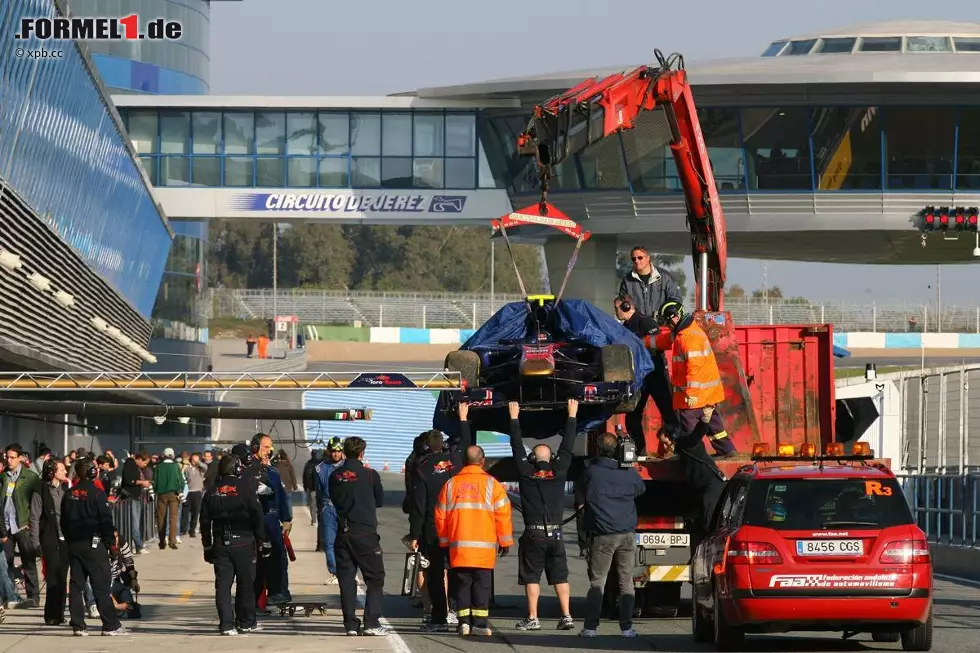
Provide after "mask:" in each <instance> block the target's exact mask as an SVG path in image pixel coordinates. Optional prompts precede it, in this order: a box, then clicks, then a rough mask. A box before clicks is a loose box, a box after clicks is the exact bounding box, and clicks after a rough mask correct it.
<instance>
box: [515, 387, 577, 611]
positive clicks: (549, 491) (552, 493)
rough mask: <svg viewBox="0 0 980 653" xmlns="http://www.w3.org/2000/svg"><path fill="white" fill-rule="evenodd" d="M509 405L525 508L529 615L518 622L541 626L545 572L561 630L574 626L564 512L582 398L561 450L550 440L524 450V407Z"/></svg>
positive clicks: (523, 569) (522, 561)
mask: <svg viewBox="0 0 980 653" xmlns="http://www.w3.org/2000/svg"><path fill="white" fill-rule="evenodd" d="M507 409H508V410H509V411H510V448H511V451H512V452H513V454H514V460H515V461H516V463H517V477H518V484H519V488H520V493H521V504H522V510H523V513H524V534H523V535H521V539H520V540H519V541H518V553H517V556H518V572H517V574H518V581H517V582H518V583H519V584H521V585H523V586H524V592H525V594H526V595H527V618H525V619H524V620H523V621H521V622H520V623H518V624H517V629H518V630H541V622H540V621H538V598H539V597H540V596H541V572H542V571H543V572H545V574H546V577H547V579H548V584H549V585H551V586H552V587H554V588H555V594H556V595H557V596H558V603H559V605H560V607H561V614H562V617H561V619H560V620H559V622H558V629H559V630H571V629H572V628H574V627H575V622H574V621H573V620H572V613H571V609H570V608H569V595H570V592H571V590H570V588H569V585H568V559H567V558H566V555H565V541H564V537H563V534H562V513H563V512H564V511H565V510H564V509H565V482H566V481H567V480H568V470H569V468H570V467H571V466H572V447H573V446H574V445H575V434H576V431H577V428H576V415H577V414H578V401H576V400H575V399H569V400H568V419H567V420H566V422H565V433H564V435H563V436H562V440H561V445H560V446H559V447H558V453H557V454H553V453H552V452H551V448H550V447H549V446H548V445H546V444H539V445H537V446H535V447H534V449H533V450H532V451H531V454H530V455H526V454H525V453H524V441H523V435H522V433H521V423H520V420H519V419H518V417H519V415H520V412H521V407H520V404H519V403H517V402H516V401H512V402H510V403H509V404H508V405H507Z"/></svg>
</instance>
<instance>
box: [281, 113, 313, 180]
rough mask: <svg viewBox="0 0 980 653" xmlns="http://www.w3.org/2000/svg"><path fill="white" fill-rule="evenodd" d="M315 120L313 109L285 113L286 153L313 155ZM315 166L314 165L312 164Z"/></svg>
mask: <svg viewBox="0 0 980 653" xmlns="http://www.w3.org/2000/svg"><path fill="white" fill-rule="evenodd" d="M316 134H317V120H316V113H315V112H313V111H310V112H304V113H298V112H295V111H291V112H289V113H287V114H286V153H287V154H302V155H306V156H313V155H315V154H316V151H317V144H316ZM314 167H315V166H314Z"/></svg>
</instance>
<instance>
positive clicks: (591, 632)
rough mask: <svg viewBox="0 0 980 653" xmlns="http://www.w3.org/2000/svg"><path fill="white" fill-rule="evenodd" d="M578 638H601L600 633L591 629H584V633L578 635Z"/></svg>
mask: <svg viewBox="0 0 980 653" xmlns="http://www.w3.org/2000/svg"><path fill="white" fill-rule="evenodd" d="M578 636H579V637H598V636H599V633H597V632H596V631H595V630H592V629H591V628H583V629H582V631H581V632H580V633H579V634H578Z"/></svg>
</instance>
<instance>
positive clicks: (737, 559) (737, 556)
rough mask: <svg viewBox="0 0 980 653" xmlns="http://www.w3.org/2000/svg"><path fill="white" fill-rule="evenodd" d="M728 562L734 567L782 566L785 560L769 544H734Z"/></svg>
mask: <svg viewBox="0 0 980 653" xmlns="http://www.w3.org/2000/svg"><path fill="white" fill-rule="evenodd" d="M728 562H729V563H730V564H733V565H781V564H782V563H783V558H782V556H780V555H779V551H777V550H776V547H775V546H773V545H772V544H770V543H769V542H732V545H731V548H730V549H728Z"/></svg>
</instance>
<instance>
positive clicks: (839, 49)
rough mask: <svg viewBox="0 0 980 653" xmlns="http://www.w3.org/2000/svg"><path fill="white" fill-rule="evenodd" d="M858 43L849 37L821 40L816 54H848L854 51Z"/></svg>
mask: <svg viewBox="0 0 980 653" xmlns="http://www.w3.org/2000/svg"><path fill="white" fill-rule="evenodd" d="M856 42H857V39H856V38H848V37H844V38H832V39H821V41H820V45H819V46H817V49H816V52H817V53H818V54H847V53H850V52H852V51H853V50H854V44H855V43H856Z"/></svg>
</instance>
